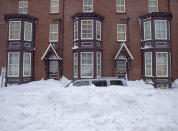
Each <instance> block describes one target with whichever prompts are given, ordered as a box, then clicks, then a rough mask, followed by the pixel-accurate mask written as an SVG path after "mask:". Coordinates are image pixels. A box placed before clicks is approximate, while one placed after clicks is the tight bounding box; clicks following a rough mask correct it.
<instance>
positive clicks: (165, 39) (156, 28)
mask: <svg viewBox="0 0 178 131" xmlns="http://www.w3.org/2000/svg"><path fill="white" fill-rule="evenodd" d="M156 21H165V22H166V38H157V37H156V30H157V27H156ZM154 27H155V39H156V40H167V38H168V36H167V31H168V29H167V28H168V23H167V20H154Z"/></svg>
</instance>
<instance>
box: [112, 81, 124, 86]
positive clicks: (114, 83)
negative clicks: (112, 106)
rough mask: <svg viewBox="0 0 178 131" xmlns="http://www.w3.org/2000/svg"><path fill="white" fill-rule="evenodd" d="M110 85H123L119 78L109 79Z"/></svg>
mask: <svg viewBox="0 0 178 131" xmlns="http://www.w3.org/2000/svg"><path fill="white" fill-rule="evenodd" d="M110 84H111V85H118V86H123V83H122V81H121V80H111V81H110Z"/></svg>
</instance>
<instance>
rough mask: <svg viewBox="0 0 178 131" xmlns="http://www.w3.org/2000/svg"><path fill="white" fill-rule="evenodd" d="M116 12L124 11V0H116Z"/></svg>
mask: <svg viewBox="0 0 178 131" xmlns="http://www.w3.org/2000/svg"><path fill="white" fill-rule="evenodd" d="M116 12H118V13H119V12H121V13H123V12H125V0H116Z"/></svg>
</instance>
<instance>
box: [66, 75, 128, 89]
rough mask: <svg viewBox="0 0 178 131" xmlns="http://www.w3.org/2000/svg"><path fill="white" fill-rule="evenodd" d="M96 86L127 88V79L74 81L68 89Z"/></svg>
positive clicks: (109, 78)
mask: <svg viewBox="0 0 178 131" xmlns="http://www.w3.org/2000/svg"><path fill="white" fill-rule="evenodd" d="M92 84H93V85H95V86H96V87H107V86H111V85H117V86H127V81H126V80H125V79H119V78H115V77H114V78H112V77H108V78H104V77H103V78H96V79H80V80H74V81H72V82H71V83H69V84H68V85H67V86H66V87H69V86H91V85H92Z"/></svg>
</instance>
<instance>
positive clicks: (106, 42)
mask: <svg viewBox="0 0 178 131" xmlns="http://www.w3.org/2000/svg"><path fill="white" fill-rule="evenodd" d="M177 7H178V3H177V1H176V0H171V1H170V0H141V1H140V0H108V1H103V0H29V1H28V0H13V1H12V0H1V1H0V47H1V48H0V67H6V69H7V71H6V76H7V79H6V83H7V84H12V83H18V84H21V83H26V82H29V81H33V80H39V79H42V78H44V79H47V78H55V79H57V78H58V79H59V78H60V77H61V76H62V75H64V76H66V77H67V78H69V79H80V78H96V77H111V76H116V77H127V78H128V79H130V80H137V79H144V80H146V81H152V82H153V83H154V85H155V87H168V86H169V87H170V85H171V82H172V81H173V80H175V79H176V78H177V77H178V67H176V65H177V64H178V56H177V55H176V54H177V50H178V46H177V45H176V44H177V42H178V39H177V38H176V36H177V34H178V30H177V27H178V22H177V18H178V13H177V12H178V8H177Z"/></svg>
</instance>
